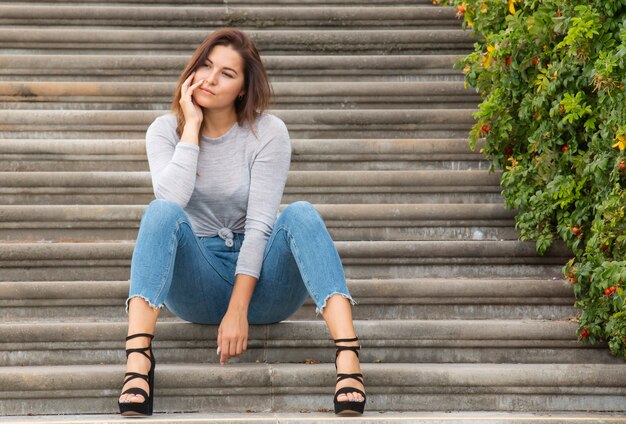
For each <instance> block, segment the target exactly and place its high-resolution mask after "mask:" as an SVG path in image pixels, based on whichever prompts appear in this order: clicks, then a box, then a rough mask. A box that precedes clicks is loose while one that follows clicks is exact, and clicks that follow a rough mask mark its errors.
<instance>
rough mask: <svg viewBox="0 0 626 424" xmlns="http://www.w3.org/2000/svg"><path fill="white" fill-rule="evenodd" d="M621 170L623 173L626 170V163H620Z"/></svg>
mask: <svg viewBox="0 0 626 424" xmlns="http://www.w3.org/2000/svg"><path fill="white" fill-rule="evenodd" d="M619 169H620V170H622V171H623V170H624V169H626V163H624V162H620V163H619Z"/></svg>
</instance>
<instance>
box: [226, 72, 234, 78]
mask: <svg viewBox="0 0 626 424" xmlns="http://www.w3.org/2000/svg"><path fill="white" fill-rule="evenodd" d="M223 74H224V75H226V76H227V77H228V78H234V77H233V76H232V75H230V74H227V73H226V72H223Z"/></svg>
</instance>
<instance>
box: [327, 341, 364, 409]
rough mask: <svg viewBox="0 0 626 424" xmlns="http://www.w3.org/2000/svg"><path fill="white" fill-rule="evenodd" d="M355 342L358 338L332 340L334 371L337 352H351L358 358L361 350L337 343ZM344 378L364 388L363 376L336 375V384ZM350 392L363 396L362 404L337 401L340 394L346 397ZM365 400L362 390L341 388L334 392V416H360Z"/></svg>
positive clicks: (359, 347)
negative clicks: (333, 343) (335, 347)
mask: <svg viewBox="0 0 626 424" xmlns="http://www.w3.org/2000/svg"><path fill="white" fill-rule="evenodd" d="M357 340H359V338H358V337H355V338H353V339H333V341H334V342H335V346H337V352H336V353H335V369H337V357H338V356H339V352H341V351H342V350H351V351H353V352H354V353H356V356H357V358H358V357H359V349H361V346H338V345H337V342H356V341H357ZM346 378H352V379H355V380H357V381H359V382H360V383H361V384H363V385H364V386H365V383H364V382H363V374H337V381H336V382H337V383H338V382H340V381H341V380H345V379H346ZM352 392H356V393H360V394H361V396H363V402H354V401H345V402H339V401H338V400H337V398H338V397H339V395H341V394H346V395H347V394H348V393H352ZM366 399H367V397H366V396H365V393H364V392H363V391H362V390H359V389H357V388H355V387H349V386H348V387H342V388H341V389H339V390H337V391H336V392H335V398H334V401H333V402H334V404H335V414H341V415H357V414H362V413H363V410H364V409H365V401H366Z"/></svg>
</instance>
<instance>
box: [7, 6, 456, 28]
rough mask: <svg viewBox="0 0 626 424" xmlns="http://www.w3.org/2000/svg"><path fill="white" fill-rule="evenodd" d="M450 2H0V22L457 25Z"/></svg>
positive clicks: (174, 25)
mask: <svg viewBox="0 0 626 424" xmlns="http://www.w3.org/2000/svg"><path fill="white" fill-rule="evenodd" d="M455 14H456V10H455V9H454V8H453V7H445V8H444V7H440V6H438V7H436V6H432V5H431V6H425V7H414V6H391V5H385V6H367V7H354V6H334V5H325V6H320V5H316V6H307V5H298V6H288V5H263V6H258V7H255V6H237V5H234V6H232V5H229V4H222V5H205V6H192V5H188V6H186V7H184V8H181V7H180V6H173V5H172V6H166V5H159V6H147V5H119V4H117V5H114V6H101V5H93V4H92V5H86V4H71V5H59V4H54V5H52V4H45V3H44V4H31V5H30V6H29V7H28V8H25V7H24V6H23V5H11V4H5V5H0V25H3V26H17V25H37V26H48V27H64V28H68V27H84V26H89V27H92V28H93V27H109V28H110V27H117V28H142V27H146V28H163V29H181V28H198V27H218V28H219V27H225V26H236V27H237V28H240V29H243V30H250V29H266V28H267V29H303V28H306V29H322V28H323V29H327V28H329V29H352V30H354V29H358V28H366V29H372V28H374V29H375V28H383V29H386V28H397V29H440V28H454V29H458V27H459V22H458V20H457V19H456V16H455Z"/></svg>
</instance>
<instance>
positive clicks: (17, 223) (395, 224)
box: [0, 204, 518, 242]
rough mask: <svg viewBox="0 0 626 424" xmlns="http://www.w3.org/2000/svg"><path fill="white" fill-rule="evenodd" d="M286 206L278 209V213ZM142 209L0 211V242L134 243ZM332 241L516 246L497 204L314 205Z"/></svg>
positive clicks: (509, 214)
mask: <svg viewBox="0 0 626 424" xmlns="http://www.w3.org/2000/svg"><path fill="white" fill-rule="evenodd" d="M285 207H286V205H281V207H280V210H283V209H284V208H285ZM145 208H146V205H28V206H24V205H1V206H0V240H5V241H44V240H50V241H57V242H71V241H81V242H84V241H97V240H135V239H136V238H137V230H138V228H139V222H140V220H141V216H142V215H143V212H144V210H145ZM316 208H317V210H318V211H319V212H320V213H321V214H322V217H323V218H324V221H325V223H326V227H327V228H328V229H329V231H330V233H331V236H332V238H333V240H337V241H339V240H517V238H518V234H517V233H516V231H515V229H514V220H513V218H514V216H515V215H514V214H515V212H514V211H512V210H507V209H505V207H504V206H503V205H502V204H476V205H470V204H448V205H437V204H435V205H428V204H424V205H421V204H416V205H411V204H380V205H367V204H365V205H363V204H351V205H316Z"/></svg>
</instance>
